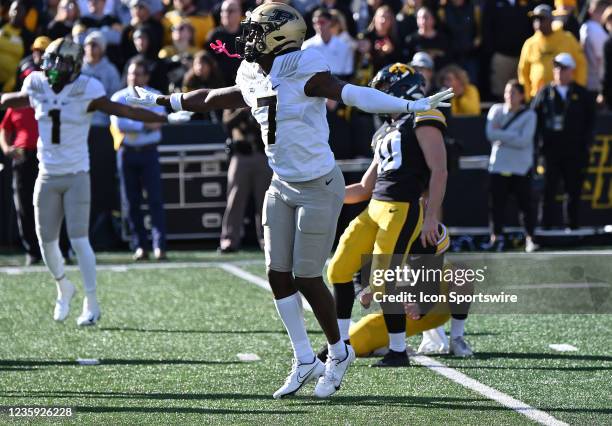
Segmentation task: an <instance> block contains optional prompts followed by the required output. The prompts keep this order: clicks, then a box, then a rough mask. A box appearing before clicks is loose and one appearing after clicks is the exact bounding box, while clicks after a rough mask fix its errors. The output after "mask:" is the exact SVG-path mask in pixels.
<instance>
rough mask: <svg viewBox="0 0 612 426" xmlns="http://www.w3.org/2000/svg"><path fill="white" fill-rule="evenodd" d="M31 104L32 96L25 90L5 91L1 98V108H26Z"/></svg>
mask: <svg viewBox="0 0 612 426" xmlns="http://www.w3.org/2000/svg"><path fill="white" fill-rule="evenodd" d="M29 106H30V96H29V95H28V94H27V93H23V92H11V93H5V94H3V95H2V98H0V109H7V108H25V107H29Z"/></svg>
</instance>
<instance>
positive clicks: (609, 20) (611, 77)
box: [601, 6, 612, 109]
mask: <svg viewBox="0 0 612 426" xmlns="http://www.w3.org/2000/svg"><path fill="white" fill-rule="evenodd" d="M602 20H603V22H604V25H605V27H606V30H607V31H608V40H606V42H605V43H604V77H603V90H602V97H601V100H602V101H604V102H605V103H606V105H607V106H608V109H612V6H608V8H607V9H606V11H605V12H604V14H603V17H602Z"/></svg>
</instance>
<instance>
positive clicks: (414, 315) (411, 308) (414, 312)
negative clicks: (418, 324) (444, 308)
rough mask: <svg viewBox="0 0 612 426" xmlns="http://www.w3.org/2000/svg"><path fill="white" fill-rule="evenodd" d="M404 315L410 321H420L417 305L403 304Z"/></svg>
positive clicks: (419, 311) (419, 310)
mask: <svg viewBox="0 0 612 426" xmlns="http://www.w3.org/2000/svg"><path fill="white" fill-rule="evenodd" d="M404 313H405V314H406V315H407V316H408V318H410V319H411V320H414V321H416V320H420V319H421V309H420V308H419V305H418V304H417V303H404Z"/></svg>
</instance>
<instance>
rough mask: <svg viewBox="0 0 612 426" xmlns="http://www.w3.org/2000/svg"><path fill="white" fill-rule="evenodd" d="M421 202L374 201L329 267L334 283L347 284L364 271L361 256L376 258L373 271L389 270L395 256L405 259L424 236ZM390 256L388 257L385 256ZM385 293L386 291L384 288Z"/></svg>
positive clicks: (351, 228) (352, 225)
mask: <svg viewBox="0 0 612 426" xmlns="http://www.w3.org/2000/svg"><path fill="white" fill-rule="evenodd" d="M422 224H423V209H422V206H421V203H420V202H418V201H416V202H414V203H408V202H399V201H379V200H371V201H370V203H369V204H368V207H367V208H366V209H365V210H364V211H363V212H361V214H360V215H359V216H357V217H356V218H355V219H353V220H352V221H351V223H350V224H349V226H348V227H347V228H346V230H345V231H344V233H343V234H342V237H340V241H339V242H338V247H337V248H336V252H335V253H334V256H333V257H332V260H331V262H330V263H329V266H328V268H327V278H328V281H329V282H330V283H331V284H334V283H347V282H351V281H352V280H353V274H354V273H355V272H357V271H359V270H360V269H361V267H362V266H363V265H362V257H363V256H364V255H370V254H372V255H374V257H373V262H372V271H374V270H376V269H384V268H386V267H388V266H389V265H388V264H385V263H390V261H391V259H390V256H391V255H393V254H401V255H404V256H406V254H407V253H408V252H409V251H410V248H411V246H412V244H413V243H414V241H415V240H416V238H417V237H418V236H419V234H420V233H421V226H422ZM382 255H389V256H382ZM381 290H383V289H381Z"/></svg>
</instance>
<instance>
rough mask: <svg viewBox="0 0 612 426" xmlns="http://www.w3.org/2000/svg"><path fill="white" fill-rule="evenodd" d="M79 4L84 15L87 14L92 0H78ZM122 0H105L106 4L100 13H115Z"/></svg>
mask: <svg viewBox="0 0 612 426" xmlns="http://www.w3.org/2000/svg"><path fill="white" fill-rule="evenodd" d="M77 1H78V5H79V10H80V11H81V14H82V15H85V14H86V13H85V12H86V11H87V9H88V8H89V7H90V3H91V0H77ZM119 3H121V0H105V2H104V6H103V7H102V9H101V10H100V13H101V14H103V15H115V12H116V10H117V8H118V5H119Z"/></svg>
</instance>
